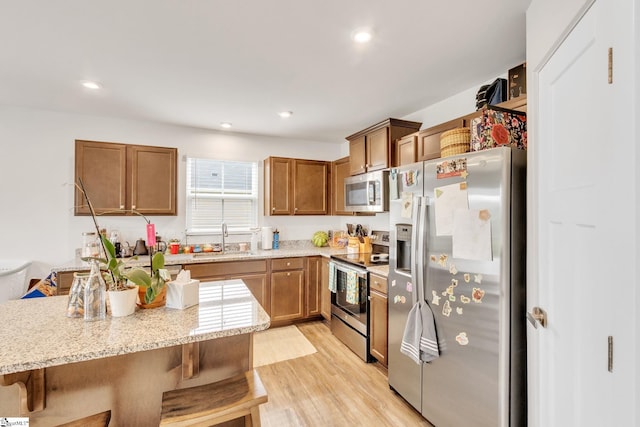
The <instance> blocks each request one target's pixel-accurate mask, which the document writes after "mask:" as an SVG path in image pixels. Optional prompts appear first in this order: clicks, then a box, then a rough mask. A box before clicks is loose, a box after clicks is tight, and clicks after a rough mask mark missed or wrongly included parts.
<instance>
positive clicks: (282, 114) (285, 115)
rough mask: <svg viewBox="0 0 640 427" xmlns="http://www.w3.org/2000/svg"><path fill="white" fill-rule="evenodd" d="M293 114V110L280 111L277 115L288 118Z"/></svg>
mask: <svg viewBox="0 0 640 427" xmlns="http://www.w3.org/2000/svg"><path fill="white" fill-rule="evenodd" d="M292 114H293V111H280V112H279V113H278V115H279V116H280V117H282V118H283V119H288V118H289V117H291V115H292Z"/></svg>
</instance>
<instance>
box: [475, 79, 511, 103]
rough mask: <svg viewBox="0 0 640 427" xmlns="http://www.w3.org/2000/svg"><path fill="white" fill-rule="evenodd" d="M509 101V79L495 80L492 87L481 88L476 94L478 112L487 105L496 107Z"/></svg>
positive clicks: (484, 86)
mask: <svg viewBox="0 0 640 427" xmlns="http://www.w3.org/2000/svg"><path fill="white" fill-rule="evenodd" d="M506 100H507V79H500V78H498V79H495V80H494V81H493V83H491V84H490V85H483V86H480V89H479V90H478V93H477V94H476V110H479V109H481V108H482V107H484V106H485V105H496V104H500V103H501V102H504V101H506Z"/></svg>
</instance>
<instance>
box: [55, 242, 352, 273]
mask: <svg viewBox="0 0 640 427" xmlns="http://www.w3.org/2000/svg"><path fill="white" fill-rule="evenodd" d="M344 253H346V248H335V249H334V248H330V247H322V248H317V247H314V246H302V247H287V248H282V249H271V250H258V251H257V252H255V253H254V252H237V251H236V252H227V253H224V254H216V253H213V252H209V253H205V252H201V253H198V254H177V255H171V254H167V253H165V254H164V259H165V265H166V266H171V265H182V264H197V263H207V262H223V261H244V260H248V259H269V258H292V257H307V256H324V257H330V256H331V255H339V254H344ZM125 262H126V264H127V265H128V266H131V267H141V266H148V265H149V256H148V255H141V256H140V257H139V258H138V259H133V258H130V259H126V261H125ZM75 270H89V266H88V265H87V264H86V263H85V262H84V261H82V260H81V259H75V260H72V261H69V262H67V263H65V264H62V265H59V266H56V267H54V268H52V271H56V272H62V271H75Z"/></svg>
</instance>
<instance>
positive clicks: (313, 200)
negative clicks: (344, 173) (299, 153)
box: [264, 157, 329, 215]
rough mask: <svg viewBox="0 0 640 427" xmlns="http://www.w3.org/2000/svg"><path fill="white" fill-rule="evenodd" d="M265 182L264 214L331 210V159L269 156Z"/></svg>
mask: <svg viewBox="0 0 640 427" xmlns="http://www.w3.org/2000/svg"><path fill="white" fill-rule="evenodd" d="M264 185H265V191H264V208H265V212H264V213H265V215H327V214H328V213H329V196H328V191H329V162H325V161H319V160H304V159H290V158H285V157H269V158H267V159H265V161H264Z"/></svg>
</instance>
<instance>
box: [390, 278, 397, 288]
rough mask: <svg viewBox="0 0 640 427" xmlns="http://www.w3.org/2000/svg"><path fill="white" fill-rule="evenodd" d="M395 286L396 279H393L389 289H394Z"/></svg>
mask: <svg viewBox="0 0 640 427" xmlns="http://www.w3.org/2000/svg"><path fill="white" fill-rule="evenodd" d="M395 286H396V279H393V280H392V281H391V287H392V288H393V287H395Z"/></svg>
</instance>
